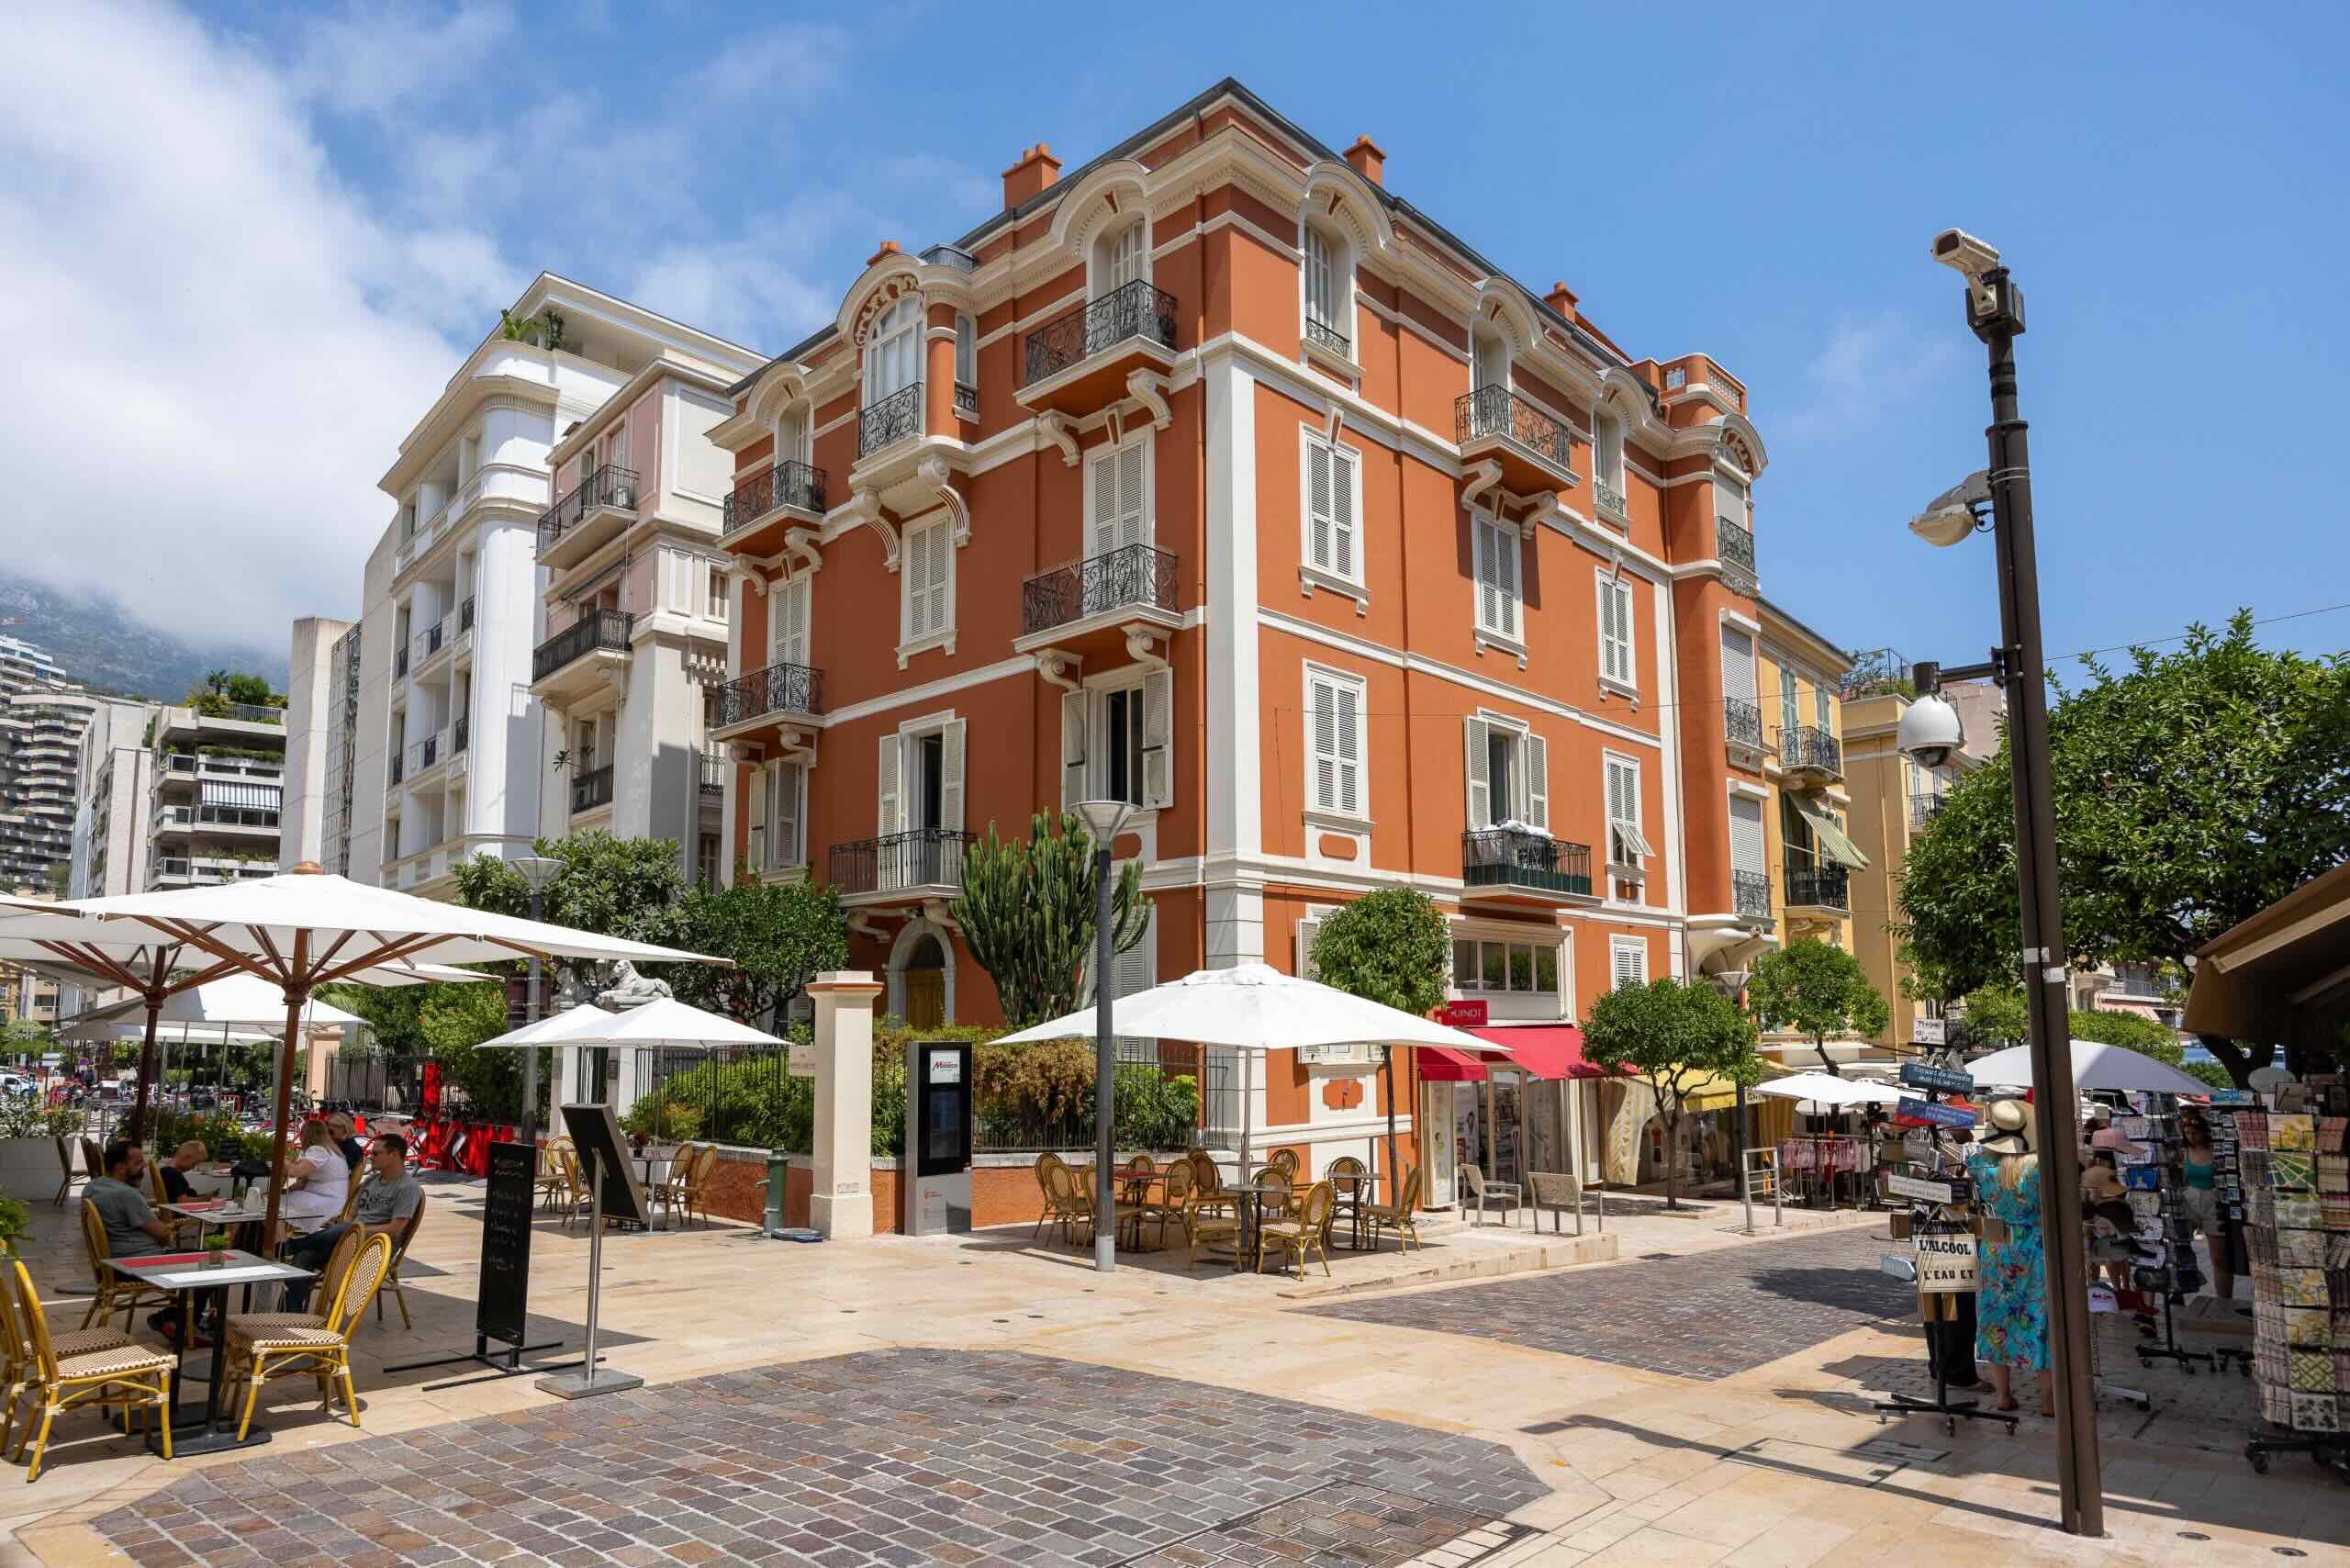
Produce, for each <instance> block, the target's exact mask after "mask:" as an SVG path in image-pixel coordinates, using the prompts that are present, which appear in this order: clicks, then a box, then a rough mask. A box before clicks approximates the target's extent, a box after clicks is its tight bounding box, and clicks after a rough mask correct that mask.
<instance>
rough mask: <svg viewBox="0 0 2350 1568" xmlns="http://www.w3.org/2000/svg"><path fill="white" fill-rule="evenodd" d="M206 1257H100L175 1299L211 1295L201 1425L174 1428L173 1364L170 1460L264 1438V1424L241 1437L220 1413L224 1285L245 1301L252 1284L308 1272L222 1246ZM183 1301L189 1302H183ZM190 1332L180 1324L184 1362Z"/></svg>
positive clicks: (197, 1318)
mask: <svg viewBox="0 0 2350 1568" xmlns="http://www.w3.org/2000/svg"><path fill="white" fill-rule="evenodd" d="M102 1261H103V1263H104V1265H105V1267H106V1268H108V1269H111V1270H113V1271H115V1272H116V1273H117V1274H119V1275H121V1276H122V1277H123V1278H124V1279H126V1280H131V1281H135V1282H138V1283H140V1284H142V1285H145V1286H146V1287H147V1288H148V1289H149V1290H152V1291H159V1292H161V1293H162V1294H165V1295H168V1296H172V1297H174V1298H192V1301H193V1304H194V1305H198V1306H199V1307H200V1305H201V1303H202V1301H203V1298H204V1297H206V1296H207V1295H209V1296H211V1297H212V1305H213V1310H214V1312H215V1314H216V1315H217V1316H218V1322H216V1323H215V1324H214V1326H213V1335H212V1368H211V1371H210V1372H209V1373H208V1374H207V1375H206V1382H207V1389H206V1391H205V1395H204V1427H203V1429H202V1430H200V1431H196V1432H190V1433H187V1434H185V1435H183V1434H181V1433H180V1432H179V1430H178V1428H179V1413H180V1375H179V1371H178V1368H177V1367H174V1368H173V1373H172V1426H173V1435H172V1455H173V1458H175V1459H176V1458H182V1457H185V1456H189V1455H194V1454H206V1453H218V1452H220V1451H221V1450H224V1449H238V1448H252V1447H255V1446H256V1445H258V1444H261V1443H265V1442H267V1441H269V1432H268V1431H267V1429H266V1428H261V1427H255V1428H253V1429H252V1431H251V1432H250V1433H249V1434H247V1436H246V1437H245V1438H244V1439H243V1440H242V1441H239V1440H238V1438H237V1424H236V1423H235V1422H234V1421H229V1422H228V1423H226V1424H225V1425H224V1424H223V1423H222V1421H221V1418H220V1379H221V1364H220V1362H221V1352H222V1350H223V1348H224V1347H225V1345H226V1343H227V1341H228V1338H229V1323H228V1318H229V1286H231V1285H243V1286H245V1287H246V1297H247V1300H248V1301H250V1300H251V1298H252V1286H254V1285H257V1284H264V1283H267V1282H271V1281H273V1280H278V1281H282V1280H307V1279H309V1278H310V1277H311V1273H310V1271H309V1270H308V1269H297V1268H296V1267H295V1266H294V1265H293V1264H291V1263H278V1262H273V1261H271V1260H269V1259H267V1258H260V1257H255V1256H254V1255H253V1254H252V1253H251V1252H243V1251H233V1250H232V1251H225V1252H223V1253H222V1254H221V1255H220V1261H219V1262H218V1263H215V1262H212V1261H211V1254H210V1253H208V1252H150V1253H147V1254H145V1255H143V1256H140V1257H131V1258H107V1259H105V1260H102ZM183 1305H190V1303H187V1302H184V1303H183ZM203 1316H204V1314H203V1313H202V1311H201V1310H197V1311H195V1312H192V1313H184V1314H183V1315H182V1316H181V1318H180V1321H181V1323H182V1324H183V1325H186V1324H188V1323H190V1322H192V1321H193V1322H199V1323H200V1322H201V1321H202V1320H203ZM192 1337H193V1336H192V1335H191V1334H190V1333H188V1332H186V1331H185V1329H184V1331H183V1332H182V1333H181V1335H180V1344H179V1358H178V1359H179V1361H180V1362H181V1363H183V1364H185V1361H186V1360H187V1341H188V1340H189V1338H192ZM148 1446H149V1447H150V1448H151V1449H153V1450H155V1451H156V1452H158V1453H161V1452H162V1433H161V1432H157V1433H155V1434H154V1435H152V1436H151V1437H150V1438H149V1439H148Z"/></svg>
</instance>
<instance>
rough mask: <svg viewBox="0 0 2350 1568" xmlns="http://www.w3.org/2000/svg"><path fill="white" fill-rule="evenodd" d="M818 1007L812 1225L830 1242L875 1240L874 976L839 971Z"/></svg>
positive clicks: (821, 990)
mask: <svg viewBox="0 0 2350 1568" xmlns="http://www.w3.org/2000/svg"><path fill="white" fill-rule="evenodd" d="M808 994H809V995H810V996H811V997H813V998H814V999H815V1002H816V1138H815V1166H816V1170H815V1182H814V1185H813V1186H812V1187H811V1189H810V1192H809V1195H808V1223H809V1225H811V1226H813V1227H814V1228H815V1229H816V1230H818V1231H820V1232H822V1234H823V1235H824V1236H825V1237H826V1238H829V1239H842V1240H845V1239H852V1238H857V1237H864V1236H870V1235H872V1234H873V1002H874V999H875V998H877V997H878V996H879V995H880V994H881V987H880V985H879V984H878V982H877V981H876V980H874V978H873V974H872V971H871V970H869V969H834V970H830V971H828V972H826V973H824V974H821V975H818V976H817V977H816V979H815V980H814V981H813V982H812V983H811V984H810V985H809V987H808Z"/></svg>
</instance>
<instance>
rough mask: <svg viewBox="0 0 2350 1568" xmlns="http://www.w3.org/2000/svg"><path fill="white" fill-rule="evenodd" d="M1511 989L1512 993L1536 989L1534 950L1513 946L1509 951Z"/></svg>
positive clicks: (1514, 944)
mask: <svg viewBox="0 0 2350 1568" xmlns="http://www.w3.org/2000/svg"><path fill="white" fill-rule="evenodd" d="M1509 988H1510V990H1512V991H1532V990H1533V989H1534V949H1533V948H1531V947H1527V946H1519V945H1517V944H1516V943H1513V944H1511V946H1510V950H1509Z"/></svg>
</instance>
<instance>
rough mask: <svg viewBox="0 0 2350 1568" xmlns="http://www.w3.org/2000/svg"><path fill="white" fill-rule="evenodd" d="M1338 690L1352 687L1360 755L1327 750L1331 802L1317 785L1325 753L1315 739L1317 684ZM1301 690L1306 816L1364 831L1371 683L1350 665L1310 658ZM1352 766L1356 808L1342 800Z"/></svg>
mask: <svg viewBox="0 0 2350 1568" xmlns="http://www.w3.org/2000/svg"><path fill="white" fill-rule="evenodd" d="M1317 687H1321V688H1326V689H1330V690H1333V691H1337V690H1349V691H1352V692H1353V693H1354V699H1355V746H1354V750H1355V755H1354V756H1352V757H1348V756H1345V754H1344V753H1343V751H1338V750H1333V751H1332V752H1330V753H1328V754H1325V753H1324V752H1322V751H1321V750H1320V749H1319V747H1318V746H1317V745H1316V744H1315V727H1316V726H1315V716H1316V714H1317V713H1318V712H1319V711H1320V708H1319V704H1318V702H1317V700H1316V694H1315V689H1316V688H1317ZM1302 689H1303V690H1304V694H1305V701H1304V714H1305V726H1304V745H1302V746H1300V747H1299V748H1298V749H1299V750H1300V751H1301V752H1303V753H1304V758H1305V793H1304V796H1303V797H1301V798H1302V799H1303V800H1304V801H1305V813H1304V814H1305V820H1306V821H1307V822H1309V823H1315V824H1317V825H1323V826H1330V827H1342V828H1349V829H1354V830H1358V831H1360V829H1363V828H1366V827H1369V826H1370V825H1371V766H1370V764H1371V722H1370V710H1371V703H1370V699H1371V683H1370V682H1369V681H1368V680H1366V679H1365V678H1363V677H1361V676H1360V675H1357V674H1355V673H1354V672H1353V671H1351V670H1343V669H1337V668H1333V667H1332V666H1328V665H1322V664H1315V663H1314V662H1313V661H1311V660H1308V661H1307V662H1306V665H1305V671H1304V683H1303V686H1302ZM1326 757H1327V760H1329V761H1330V762H1331V764H1332V774H1331V801H1330V803H1329V804H1328V805H1324V804H1323V803H1322V795H1321V791H1320V790H1318V789H1316V788H1315V775H1316V774H1318V773H1319V772H1320V771H1321V767H1322V764H1323V762H1324V761H1325V760H1326ZM1349 768H1351V769H1352V771H1353V774H1354V782H1355V809H1354V810H1353V811H1351V812H1349V811H1348V810H1347V809H1346V808H1345V807H1344V806H1343V805H1342V804H1340V803H1339V802H1340V801H1342V800H1343V799H1344V798H1345V790H1344V778H1345V774H1346V772H1347V770H1348V769H1349Z"/></svg>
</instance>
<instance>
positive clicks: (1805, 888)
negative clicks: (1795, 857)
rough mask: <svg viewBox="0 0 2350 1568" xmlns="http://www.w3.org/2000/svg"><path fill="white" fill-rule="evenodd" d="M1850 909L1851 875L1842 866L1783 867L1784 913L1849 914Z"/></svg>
mask: <svg viewBox="0 0 2350 1568" xmlns="http://www.w3.org/2000/svg"><path fill="white" fill-rule="evenodd" d="M1787 913H1790V914H1799V913H1813V914H1822V913H1824V914H1849V913H1852V873H1851V872H1849V871H1847V870H1845V869H1844V868H1843V867H1841V866H1790V867H1788V868H1787Z"/></svg>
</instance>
